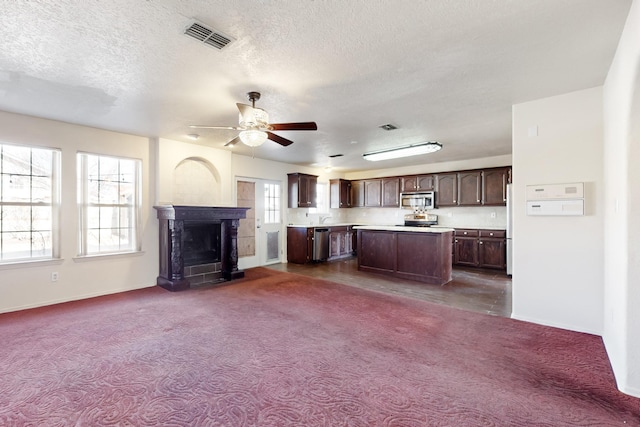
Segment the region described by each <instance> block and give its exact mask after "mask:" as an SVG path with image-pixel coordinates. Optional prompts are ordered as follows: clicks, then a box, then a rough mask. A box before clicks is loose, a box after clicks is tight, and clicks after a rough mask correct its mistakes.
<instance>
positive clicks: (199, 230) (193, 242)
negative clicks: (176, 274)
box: [182, 221, 222, 267]
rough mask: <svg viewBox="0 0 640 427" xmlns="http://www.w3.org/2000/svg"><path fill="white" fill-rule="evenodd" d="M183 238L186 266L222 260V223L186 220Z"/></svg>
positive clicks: (183, 255)
mask: <svg viewBox="0 0 640 427" xmlns="http://www.w3.org/2000/svg"><path fill="white" fill-rule="evenodd" d="M183 233H184V234H183V238H182V258H183V259H184V266H185V267H189V266H192V265H201V264H211V263H215V262H220V249H222V245H221V242H220V236H221V234H222V223H206V222H205V223H202V222H200V221H185V222H184V230H183Z"/></svg>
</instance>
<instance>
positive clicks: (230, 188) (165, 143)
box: [155, 139, 235, 206]
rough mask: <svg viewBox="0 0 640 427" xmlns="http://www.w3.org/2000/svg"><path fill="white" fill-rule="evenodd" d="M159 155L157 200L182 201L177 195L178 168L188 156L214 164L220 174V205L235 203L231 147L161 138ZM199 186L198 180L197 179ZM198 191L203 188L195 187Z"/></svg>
mask: <svg viewBox="0 0 640 427" xmlns="http://www.w3.org/2000/svg"><path fill="white" fill-rule="evenodd" d="M156 147H157V154H156V155H157V158H158V176H157V182H158V188H157V195H156V198H155V203H156V204H179V203H178V201H179V199H180V198H179V197H178V196H177V195H175V196H174V194H173V191H174V190H175V186H174V179H175V176H174V170H175V169H176V167H177V166H178V165H179V164H180V163H181V162H183V161H184V160H186V159H190V158H193V159H198V160H200V161H205V162H207V163H209V164H210V165H212V166H213V167H214V168H215V169H216V170H217V173H218V174H219V178H220V179H219V181H218V182H217V184H218V187H217V188H215V189H212V191H215V192H216V200H218V201H219V203H218V205H219V206H235V198H234V194H235V193H234V187H235V183H234V181H233V174H232V172H231V155H232V153H231V152H230V151H227V150H220V149H217V148H212V147H208V146H206V145H201V144H190V143H186V142H180V141H173V140H169V139H159V140H158V141H157V145H156ZM193 185H194V186H197V183H193ZM194 191H196V192H198V191H200V189H197V190H194Z"/></svg>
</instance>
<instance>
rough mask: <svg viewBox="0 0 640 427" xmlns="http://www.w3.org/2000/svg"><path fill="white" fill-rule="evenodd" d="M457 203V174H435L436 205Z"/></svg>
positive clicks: (455, 204)
mask: <svg viewBox="0 0 640 427" xmlns="http://www.w3.org/2000/svg"><path fill="white" fill-rule="evenodd" d="M457 205H458V174H457V173H443V174H438V175H436V207H445V206H457Z"/></svg>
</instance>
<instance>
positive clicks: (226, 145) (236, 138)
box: [224, 136, 240, 147]
mask: <svg viewBox="0 0 640 427" xmlns="http://www.w3.org/2000/svg"><path fill="white" fill-rule="evenodd" d="M238 142H240V137H239V136H236V137H235V138H233V139H232V140H231V141H229V142H227V143H226V144H224V146H225V147H229V146H233V145H236V144H237V143H238Z"/></svg>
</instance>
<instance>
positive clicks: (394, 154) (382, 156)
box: [362, 141, 442, 162]
mask: <svg viewBox="0 0 640 427" xmlns="http://www.w3.org/2000/svg"><path fill="white" fill-rule="evenodd" d="M441 148H442V144H440V143H439V142H436V141H429V142H422V143H420V144H413V145H409V146H407V147H400V148H392V149H391V150H383V151H375V152H373V153H365V154H363V155H362V157H364V159H365V160H369V161H372V162H377V161H379V160H389V159H397V158H400V157H409V156H419V155H420V154H428V153H435V152H436V151H438V150H440V149H441Z"/></svg>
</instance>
